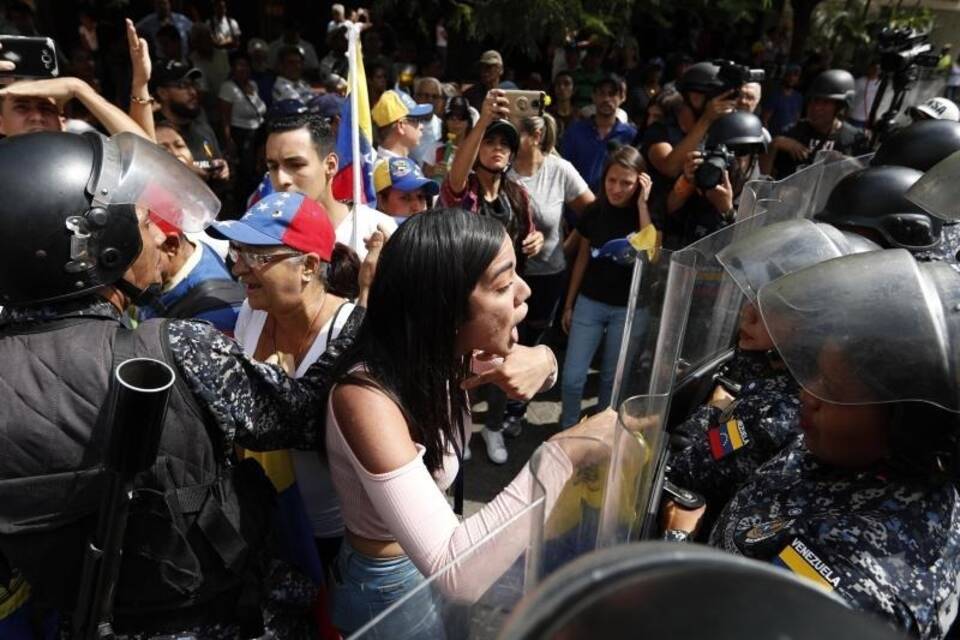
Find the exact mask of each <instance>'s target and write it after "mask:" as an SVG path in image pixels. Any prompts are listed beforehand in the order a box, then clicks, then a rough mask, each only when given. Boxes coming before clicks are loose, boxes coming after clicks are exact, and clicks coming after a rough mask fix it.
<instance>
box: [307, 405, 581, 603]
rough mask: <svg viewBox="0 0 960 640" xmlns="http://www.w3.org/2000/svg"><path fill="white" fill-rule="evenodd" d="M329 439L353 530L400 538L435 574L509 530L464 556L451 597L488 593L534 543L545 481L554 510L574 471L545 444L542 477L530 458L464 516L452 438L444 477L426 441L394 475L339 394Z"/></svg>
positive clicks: (449, 587) (447, 578) (447, 581)
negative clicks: (377, 467)
mask: <svg viewBox="0 0 960 640" xmlns="http://www.w3.org/2000/svg"><path fill="white" fill-rule="evenodd" d="M332 395H333V391H332V390H331V398H332ZM468 424H469V422H468ZM326 445H327V455H328V457H329V463H330V473H331V476H332V478H333V485H334V488H335V489H336V491H337V494H338V496H339V497H340V504H341V508H342V513H343V520H344V524H345V525H346V528H347V529H348V530H349V531H351V532H353V533H354V534H356V535H358V536H362V537H364V538H368V539H371V540H385V541H397V542H399V543H400V546H401V547H403V550H404V551H405V552H406V554H407V555H408V556H409V557H410V559H411V560H412V561H413V563H414V565H416V567H417V568H418V569H419V570H420V572H421V573H422V574H423V575H424V576H427V577H430V576H432V575H434V574H435V573H437V572H439V571H440V570H441V569H443V568H444V567H447V565H449V564H450V563H451V562H453V561H455V560H458V559H463V558H464V557H465V556H469V555H470V554H468V553H467V552H468V551H469V550H470V549H471V548H472V547H474V546H475V545H476V544H478V543H480V542H481V541H484V540H485V539H486V538H487V537H488V535H489V534H491V533H492V532H494V531H498V530H500V529H504V531H498V535H497V536H496V538H495V542H494V543H491V542H490V541H489V540H488V541H487V542H486V543H485V544H484V548H483V552H482V553H479V554H473V557H471V558H468V559H467V560H466V561H463V562H458V563H457V565H456V566H454V567H450V568H449V569H448V570H447V571H445V572H444V574H443V576H441V578H440V579H439V586H440V588H441V589H442V590H443V591H444V592H445V593H446V594H447V595H448V596H452V597H454V598H457V599H462V600H475V599H477V598H479V597H480V596H481V595H483V593H484V591H486V589H487V588H488V587H489V586H490V584H492V583H493V582H494V581H495V580H496V579H497V577H499V575H500V574H502V573H503V572H504V571H506V570H507V569H508V568H509V567H510V565H511V564H512V563H513V562H514V561H515V560H516V558H517V557H518V556H519V555H520V553H522V552H523V550H524V549H525V548H526V546H527V545H528V543H529V541H530V535H529V532H530V525H531V524H533V523H532V522H531V521H530V519H531V517H532V513H538V511H537V510H532V512H531V511H528V512H527V513H524V510H525V509H527V507H528V506H530V504H531V503H532V501H533V500H534V488H535V486H536V483H537V481H538V480H539V482H540V483H542V484H543V487H544V489H545V491H546V504H545V508H546V510H547V513H549V510H550V509H551V508H552V506H553V504H554V502H555V501H556V498H557V496H558V495H559V493H560V491H561V490H562V489H563V487H564V485H565V484H566V482H567V479H568V478H570V476H571V475H572V473H573V467H572V465H571V463H570V460H569V458H568V457H567V455H566V453H564V451H563V449H562V448H561V447H560V446H559V445H557V444H555V443H552V442H547V443H544V444H543V445H542V446H543V447H544V449H543V450H542V452H541V455H542V458H541V460H542V461H543V462H542V463H541V464H540V465H539V469H538V477H537V478H534V476H533V474H532V473H531V471H530V465H529V464H528V465H527V466H525V467H524V468H523V470H522V471H521V472H520V473H519V474H518V475H517V477H516V478H514V479H513V481H512V482H511V483H510V484H509V485H508V486H507V487H506V488H505V489H504V490H503V491H501V492H500V494H499V495H498V496H497V497H496V498H494V499H493V500H492V501H491V502H489V503H488V504H486V505H485V506H484V507H483V508H482V509H481V510H480V511H479V512H477V513H475V514H474V515H472V516H471V517H469V518H467V519H465V520H464V521H462V522H461V521H460V520H459V519H458V518H457V516H456V514H455V513H454V512H453V509H452V508H451V507H450V504H449V503H448V502H447V499H446V498H445V496H444V491H446V490H447V489H448V488H449V487H450V485H451V484H452V483H453V481H454V479H455V478H456V476H457V471H458V469H459V464H458V461H457V457H456V455H455V452H454V450H453V446H452V444H450V443H448V444H447V448H446V452H445V455H444V459H443V468H442V469H441V470H440V471H439V472H438V473H437V474H436V476H433V475H431V474H430V472H429V471H428V470H427V467H426V465H425V464H424V462H423V454H424V451H425V449H424V447H423V446H422V445H420V444H417V445H416V448H417V456H416V457H415V458H414V459H413V460H411V461H410V462H408V463H407V464H405V465H404V466H402V467H400V468H398V469H394V470H392V471H389V472H387V473H370V472H369V471H368V470H367V469H365V468H364V467H363V465H362V464H361V463H360V461H359V460H358V459H357V457H356V455H355V454H354V452H353V451H352V450H351V449H350V445H349V444H348V443H347V440H346V439H345V438H344V436H343V433H342V432H341V431H340V426H339V424H337V419H336V416H335V415H334V411H333V402H332V400H331V402H330V403H329V404H328V409H327V432H326ZM519 514H523V515H522V516H521V517H518V515H519ZM471 560H473V561H471Z"/></svg>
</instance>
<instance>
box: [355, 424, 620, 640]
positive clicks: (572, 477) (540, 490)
mask: <svg viewBox="0 0 960 640" xmlns="http://www.w3.org/2000/svg"><path fill="white" fill-rule="evenodd" d="M605 424H606V426H605V427H603V428H601V429H599V430H595V431H594V432H593V435H591V436H590V437H569V438H566V440H567V441H568V442H567V444H568V445H570V446H569V447H568V448H567V450H568V451H571V452H575V453H571V454H570V455H565V454H560V453H559V451H558V448H557V446H556V445H545V446H541V447H540V448H539V449H537V451H535V452H534V454H533V456H532V457H531V459H530V462H529V464H528V467H527V468H525V469H524V470H523V471H521V475H524V476H525V477H526V479H527V480H528V485H529V487H530V495H529V496H524V498H525V499H526V501H527V504H526V506H525V507H523V508H522V509H521V510H519V512H518V513H516V514H515V515H514V516H513V517H512V518H511V519H510V520H509V521H508V522H505V523H503V524H501V525H500V526H499V527H498V528H497V529H496V530H494V531H491V532H489V533H488V534H487V535H486V536H484V537H483V538H482V539H480V540H478V541H476V542H475V543H473V544H472V545H471V546H470V547H469V548H468V549H467V550H466V551H464V552H461V553H459V554H458V556H457V558H456V559H455V560H453V561H452V562H450V563H449V564H448V565H446V566H444V567H443V568H441V569H439V570H438V571H436V572H434V573H433V574H432V575H431V576H430V577H429V578H428V579H427V580H426V581H425V582H424V583H423V584H421V585H420V586H419V587H418V588H417V589H415V590H414V591H412V592H411V593H409V594H407V595H406V596H405V597H404V598H403V599H402V600H400V601H398V602H397V603H395V604H394V605H393V606H392V607H390V608H389V609H388V610H386V611H384V612H383V613H382V614H381V615H379V616H377V617H376V618H375V619H373V620H371V621H370V622H369V623H368V624H367V625H366V626H364V627H363V628H362V629H360V630H358V631H357V632H356V633H354V634H353V635H351V636H350V637H351V638H363V639H365V640H366V639H373V638H377V639H384V640H387V639H389V640H402V639H404V638H411V639H412V638H429V639H433V638H445V639H446V640H461V639H466V638H469V637H477V636H480V637H490V638H492V637H494V635H495V633H496V631H497V630H498V629H499V628H500V627H501V626H502V623H503V620H504V619H505V617H506V616H507V615H508V614H509V613H510V611H512V610H513V608H514V606H515V605H516V604H517V603H518V602H519V601H520V599H521V598H522V596H523V595H524V593H526V592H527V591H529V590H530V589H532V588H533V587H535V586H536V584H537V583H538V582H539V581H540V580H542V579H543V578H545V577H546V576H548V575H550V574H551V573H552V572H553V571H555V570H556V569H559V568H560V567H562V566H563V565H565V564H567V563H568V562H570V561H572V560H575V559H576V558H578V557H580V556H582V555H585V554H587V553H590V552H591V551H593V550H594V549H595V548H596V540H597V530H598V521H599V511H600V504H601V502H602V499H603V495H604V485H605V478H606V473H607V469H608V467H609V465H610V459H611V451H612V446H611V443H612V441H613V421H612V420H611V421H609V422H608V423H605ZM472 517H474V518H478V520H477V522H481V521H484V520H486V519H487V518H485V517H484V516H483V515H482V514H475V515H474V516H472ZM424 526H429V523H427V524H425V525H424ZM462 533H463V534H465V535H469V533H470V528H469V527H467V530H466V531H465V532H462Z"/></svg>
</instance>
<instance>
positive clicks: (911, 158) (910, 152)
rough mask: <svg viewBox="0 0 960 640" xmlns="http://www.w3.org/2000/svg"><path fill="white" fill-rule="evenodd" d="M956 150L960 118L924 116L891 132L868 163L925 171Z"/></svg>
mask: <svg viewBox="0 0 960 640" xmlns="http://www.w3.org/2000/svg"><path fill="white" fill-rule="evenodd" d="M956 151H960V122H952V121H950V120H923V121H921V122H915V123H913V124H911V125H910V126H908V127H904V128H903V129H900V130H899V131H896V132H894V133H893V134H891V135H890V136H889V137H888V138H887V139H886V140H884V141H883V143H882V144H881V145H880V148H879V149H877V152H876V154H874V156H873V159H872V160H871V161H870V164H872V165H897V166H900V167H910V168H911V169H916V170H917V171H927V170H928V169H930V168H931V167H933V165H935V164H937V163H938V162H940V161H941V160H943V159H944V158H946V157H947V156H949V155H950V154H952V153H954V152H956Z"/></svg>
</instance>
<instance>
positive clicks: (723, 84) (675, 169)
mask: <svg viewBox="0 0 960 640" xmlns="http://www.w3.org/2000/svg"><path fill="white" fill-rule="evenodd" d="M762 80H763V72H762V71H759V70H755V69H748V68H746V67H743V66H740V65H737V64H734V63H733V62H729V61H726V60H718V61H716V63H714V62H699V63H697V64H695V65H693V66H692V67H690V68H689V69H687V70H686V71H685V72H684V73H683V75H682V76H680V79H679V80H677V83H676V88H677V91H679V92H680V95H682V96H683V105H682V106H681V107H680V109H679V111H678V112H677V114H676V116H675V117H670V116H667V117H666V119H665V120H664V121H663V122H658V123H654V124H652V125H651V126H650V127H649V128H648V129H647V130H646V132H645V133H644V136H643V140H642V143H641V150H642V152H643V155H644V158H645V159H646V161H647V166H648V167H649V168H650V176H651V178H652V179H653V193H652V196H651V202H652V203H653V214H654V218H655V220H656V219H657V218H659V217H662V215H663V210H664V199H665V197H666V193H667V192H668V191H669V189H670V188H671V186H672V185H673V183H674V181H675V180H676V179H677V178H678V177H679V176H680V175H682V174H683V172H684V165H685V164H686V162H687V158H688V156H689V155H690V153H691V152H694V151H697V150H698V149H699V148H700V146H701V144H702V143H703V140H704V139H705V138H706V137H707V132H708V131H709V129H710V127H711V125H712V124H713V123H714V122H715V121H716V120H717V119H718V118H720V117H722V116H724V115H725V114H728V113H731V112H733V111H734V110H736V109H737V103H738V100H739V98H740V90H741V88H742V87H743V85H745V84H747V83H750V82H759V81H762ZM658 214H660V215H658Z"/></svg>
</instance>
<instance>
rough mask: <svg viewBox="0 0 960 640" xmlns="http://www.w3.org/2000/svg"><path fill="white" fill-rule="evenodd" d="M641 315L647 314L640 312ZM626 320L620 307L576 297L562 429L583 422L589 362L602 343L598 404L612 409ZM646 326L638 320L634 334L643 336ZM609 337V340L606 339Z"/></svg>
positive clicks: (563, 381)
mask: <svg viewBox="0 0 960 640" xmlns="http://www.w3.org/2000/svg"><path fill="white" fill-rule="evenodd" d="M637 313H638V314H644V313H646V312H645V310H644V309H638V310H637ZM626 319H627V307H617V306H614V305H610V304H604V303H602V302H597V301H596V300H593V299H591V298H588V297H587V296H584V295H579V296H577V302H576V306H575V307H574V308H573V319H572V321H571V323H570V338H569V340H568V341H567V355H566V357H565V358H564V360H563V375H562V376H561V386H560V397H561V400H562V408H561V411H560V428H561V429H566V428H568V427H571V426H573V425H575V424H576V423H577V421H578V420H579V418H580V401H581V400H582V399H583V385H584V384H586V382H587V371H588V370H589V369H590V361H591V360H593V355H594V354H595V353H596V352H597V347H599V346H600V342H601V341H603V361H602V364H601V366H600V390H599V394H598V396H599V403H598V406H599V407H600V408H601V409H605V408H607V407H609V406H610V396H611V394H612V393H613V378H614V375H615V374H616V372H617V358H618V357H619V355H620V343H621V341H622V338H623V325H624V323H625V322H626ZM645 327H646V323H645V322H644V321H643V319H642V318H639V317H638V318H636V319H635V320H634V323H633V330H634V334H639V333H642V331H643V330H644V329H645ZM604 336H606V339H604Z"/></svg>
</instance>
